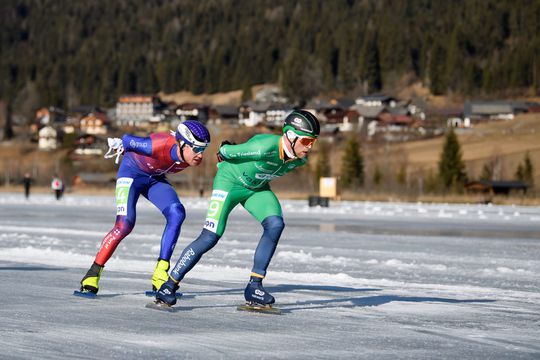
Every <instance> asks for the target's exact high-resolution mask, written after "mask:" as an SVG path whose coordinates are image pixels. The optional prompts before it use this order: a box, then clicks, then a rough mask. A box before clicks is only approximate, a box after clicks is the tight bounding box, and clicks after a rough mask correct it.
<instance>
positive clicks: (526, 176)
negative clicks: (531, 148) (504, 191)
mask: <svg viewBox="0 0 540 360" xmlns="http://www.w3.org/2000/svg"><path fill="white" fill-rule="evenodd" d="M515 178H516V180H519V181H523V182H524V183H526V184H527V185H529V186H531V187H532V186H533V185H534V168H533V164H532V161H531V157H530V155H529V152H528V151H527V152H526V153H525V157H524V158H523V162H520V163H519V165H518V167H517V169H516V173H515Z"/></svg>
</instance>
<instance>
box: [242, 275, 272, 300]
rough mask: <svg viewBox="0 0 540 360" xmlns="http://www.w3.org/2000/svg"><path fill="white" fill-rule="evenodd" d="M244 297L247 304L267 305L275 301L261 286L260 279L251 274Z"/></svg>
mask: <svg viewBox="0 0 540 360" xmlns="http://www.w3.org/2000/svg"><path fill="white" fill-rule="evenodd" d="M244 298H245V299H246V301H247V303H248V304H253V305H261V306H268V305H271V304H273V303H275V302H276V299H274V297H273V296H272V295H270V294H269V293H268V291H266V290H265V289H264V287H263V286H262V279H261V278H258V277H255V276H252V277H251V279H250V280H249V283H248V285H247V286H246V290H244Z"/></svg>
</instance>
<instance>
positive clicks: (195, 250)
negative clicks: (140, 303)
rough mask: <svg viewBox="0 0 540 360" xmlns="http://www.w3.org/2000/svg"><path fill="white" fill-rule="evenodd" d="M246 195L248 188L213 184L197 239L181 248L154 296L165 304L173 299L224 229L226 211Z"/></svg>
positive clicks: (174, 300)
mask: <svg viewBox="0 0 540 360" xmlns="http://www.w3.org/2000/svg"><path fill="white" fill-rule="evenodd" d="M247 196H249V192H246V191H244V190H242V189H240V190H239V191H233V189H231V188H227V187H218V186H216V184H214V190H213V191H212V197H211V198H210V204H209V206H208V212H207V215H206V221H205V225H204V228H203V230H202V232H201V234H200V235H199V236H198V237H197V239H195V240H194V241H193V242H192V243H191V244H189V245H188V246H187V247H186V248H185V249H184V250H183V251H182V254H181V255H180V258H179V259H178V261H177V263H176V265H175V266H174V267H173V269H172V271H171V273H170V276H169V280H168V281H166V282H165V283H164V284H163V286H162V287H161V288H160V290H159V291H158V293H157V294H156V299H157V300H159V301H161V302H164V303H167V304H169V305H174V304H175V303H176V296H175V291H176V290H177V289H178V283H179V282H180V281H181V280H182V279H183V278H184V276H185V275H186V274H187V273H188V272H189V271H190V270H191V269H192V268H193V267H194V266H195V265H196V264H197V263H198V261H199V260H200V259H201V257H202V256H203V255H204V254H205V253H206V252H207V251H209V250H210V249H212V248H213V247H214V246H215V245H216V244H217V242H218V240H219V239H220V237H221V235H222V234H223V232H224V231H225V227H226V224H227V218H228V216H229V213H230V212H231V210H232V209H233V208H234V207H235V206H236V205H237V204H238V203H239V202H240V201H242V200H244V199H245V197H247Z"/></svg>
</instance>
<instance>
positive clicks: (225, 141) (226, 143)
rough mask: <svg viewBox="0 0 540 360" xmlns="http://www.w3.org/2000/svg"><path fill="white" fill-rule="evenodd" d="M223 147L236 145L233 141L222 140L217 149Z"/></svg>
mask: <svg viewBox="0 0 540 360" xmlns="http://www.w3.org/2000/svg"><path fill="white" fill-rule="evenodd" d="M223 145H236V143H235V142H234V141H229V140H224V141H222V142H221V144H219V147H222V146H223Z"/></svg>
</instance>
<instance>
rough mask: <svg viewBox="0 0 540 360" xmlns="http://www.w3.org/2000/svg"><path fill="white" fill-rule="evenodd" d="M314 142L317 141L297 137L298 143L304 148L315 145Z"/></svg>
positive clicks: (310, 138)
mask: <svg viewBox="0 0 540 360" xmlns="http://www.w3.org/2000/svg"><path fill="white" fill-rule="evenodd" d="M315 141H317V139H315V138H312V137H298V142H299V143H300V144H302V145H304V146H306V147H307V146H313V144H315Z"/></svg>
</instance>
